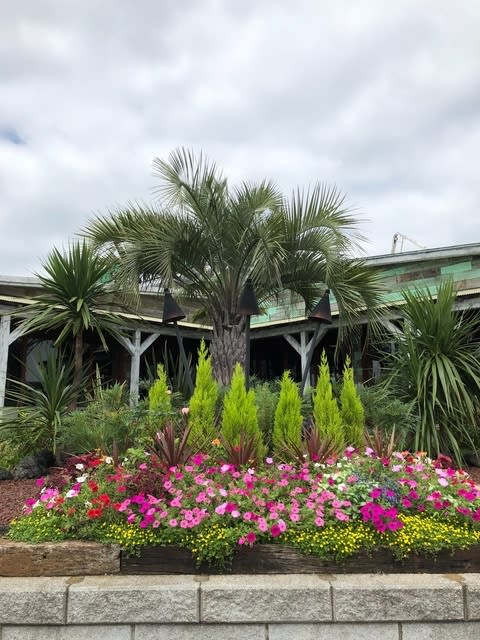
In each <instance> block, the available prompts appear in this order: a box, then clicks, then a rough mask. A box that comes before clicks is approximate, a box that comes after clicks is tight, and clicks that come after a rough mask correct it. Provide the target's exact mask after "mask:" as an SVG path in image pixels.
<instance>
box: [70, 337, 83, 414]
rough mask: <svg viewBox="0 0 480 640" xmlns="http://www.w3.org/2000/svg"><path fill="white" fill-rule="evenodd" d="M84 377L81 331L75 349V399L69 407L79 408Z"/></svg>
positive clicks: (76, 338)
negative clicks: (79, 396) (79, 397)
mask: <svg viewBox="0 0 480 640" xmlns="http://www.w3.org/2000/svg"><path fill="white" fill-rule="evenodd" d="M82 377H83V332H82V331H79V332H78V333H77V334H76V335H75V350H74V353H73V381H72V383H73V390H74V394H75V395H74V400H73V401H72V403H71V404H70V407H69V409H70V410H71V411H73V410H74V409H76V408H77V402H78V395H79V393H80V385H81V384H82Z"/></svg>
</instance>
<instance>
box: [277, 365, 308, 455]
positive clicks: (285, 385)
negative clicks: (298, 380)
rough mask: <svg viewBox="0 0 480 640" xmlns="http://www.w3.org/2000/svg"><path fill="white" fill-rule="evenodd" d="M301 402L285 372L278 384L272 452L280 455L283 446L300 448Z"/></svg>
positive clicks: (288, 373)
mask: <svg viewBox="0 0 480 640" xmlns="http://www.w3.org/2000/svg"><path fill="white" fill-rule="evenodd" d="M301 409H302V400H301V398H300V392H299V390H298V386H297V385H296V384H295V382H294V381H293V380H292V378H291V376H290V372H289V371H285V372H284V373H283V376H282V381H281V384H280V396H279V398H278V404H277V408H276V410H275V421H274V426H273V450H274V452H275V453H280V452H281V451H282V450H283V449H284V447H285V445H294V446H297V447H300V444H301V439H302V423H303V418H302V411H301Z"/></svg>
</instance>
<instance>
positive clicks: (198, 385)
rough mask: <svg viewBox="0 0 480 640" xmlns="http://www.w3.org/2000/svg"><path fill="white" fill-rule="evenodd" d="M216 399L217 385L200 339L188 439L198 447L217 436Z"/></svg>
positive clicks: (206, 444) (206, 350)
mask: <svg viewBox="0 0 480 640" xmlns="http://www.w3.org/2000/svg"><path fill="white" fill-rule="evenodd" d="M217 400H218V385H217V383H216V382H215V379H214V377H213V370H212V361H211V357H210V356H209V355H208V349H207V347H206V345H205V341H204V340H202V341H201V343H200V348H199V349H198V362H197V373H196V378H195V390H194V392H193V395H192V397H191V398H190V404H189V408H190V412H189V414H188V423H189V425H190V440H191V441H192V442H195V443H196V444H197V445H198V446H199V447H200V448H202V447H205V446H206V447H208V446H209V445H210V443H211V442H212V440H213V439H214V438H216V437H217V433H216V420H215V409H216V406H217Z"/></svg>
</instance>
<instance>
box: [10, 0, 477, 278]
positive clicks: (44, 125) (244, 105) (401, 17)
mask: <svg viewBox="0 0 480 640" xmlns="http://www.w3.org/2000/svg"><path fill="white" fill-rule="evenodd" d="M479 29H480V7H479V5H478V3H477V2H476V1H475V0H465V1H464V2H462V3H460V4H457V5H456V6H454V5H453V4H452V3H451V2H448V1H447V0H437V1H436V2H434V1H433V0H425V1H424V2H422V3H416V2H413V0H404V1H403V2H401V3H396V4H394V5H392V4H391V3H384V2H381V1H380V0H376V1H374V0H371V1H369V0H360V1H359V2H356V3H352V2H347V0H344V1H340V2H335V3H332V2H327V1H326V0H325V1H321V2H320V1H315V0H298V1H297V2H295V3H292V2H291V1H287V0H282V1H280V2H279V1H274V0H262V1H261V2H258V1H254V0H248V1H244V2H241V3H240V2H225V1H221V0H202V2H194V1H192V0H190V1H187V0H183V1H182V2H181V3H179V2H175V1H174V0H171V1H167V0H162V1H161V2H158V1H155V0H142V1H141V2H138V3H132V2H130V1H128V0H115V1H114V0H103V1H102V2H101V3H97V2H95V1H94V0H89V1H88V0H85V1H84V2H79V1H77V2H75V1H73V2H68V3H65V2H62V1H61V0H50V1H48V0H23V1H22V2H17V1H16V0H5V2H4V3H3V6H2V20H1V22H0V91H1V95H2V101H1V102H0V274H18V275H21V274H25V275H28V274H30V273H31V272H33V271H37V270H39V269H40V264H41V259H42V258H44V257H45V256H46V255H47V253H48V251H49V250H50V249H51V248H52V247H53V246H62V245H65V244H66V243H67V242H68V240H69V239H70V238H72V237H73V236H74V234H75V233H76V232H78V230H79V229H80V228H81V227H82V225H84V224H85V222H86V221H87V219H88V218H89V217H90V216H91V215H93V214H94V213H97V212H105V211H106V210H107V209H109V208H111V207H115V206H117V205H121V204H124V203H126V202H128V201H130V200H141V199H150V197H151V189H152V187H153V186H154V179H153V178H152V175H151V162H152V159H153V158H154V157H155V156H159V157H165V156H166V155H168V153H169V152H170V151H171V150H172V149H173V148H175V147H177V146H179V145H185V146H188V147H193V148H194V149H197V150H204V151H206V152H207V153H208V154H209V156H211V157H212V159H215V160H216V161H217V162H218V164H219V165H220V166H222V167H224V169H225V173H226V174H227V175H228V176H229V177H231V179H232V180H234V181H236V180H243V179H252V180H256V179H261V178H264V177H268V178H271V179H273V180H274V181H276V182H277V183H278V184H279V186H280V187H281V188H282V189H284V190H285V191H286V192H289V191H290V190H291V189H292V188H293V187H295V186H297V185H308V184H311V183H314V182H317V181H321V182H326V183H330V184H336V185H337V186H338V188H339V189H340V190H342V191H343V192H345V193H346V194H347V200H348V202H349V203H351V205H352V206H354V207H355V208H356V209H357V210H358V212H359V215H360V216H361V217H362V218H368V219H369V220H370V222H369V223H366V224H364V225H362V230H363V232H364V234H365V235H366V236H367V237H368V239H369V240H370V243H369V245H367V252H368V253H370V254H373V253H383V252H388V251H389V249H390V246H391V240H392V236H393V233H394V232H396V231H401V232H402V233H404V234H406V235H407V236H409V237H411V238H413V239H415V240H416V241H417V242H419V243H420V244H422V245H425V246H429V247H433V246H443V245H449V244H456V243H462V242H475V241H480V223H479V222H478V215H477V210H478V208H479V201H480V181H479V180H478V170H477V165H478V160H477V156H478V149H479V147H480V104H479V101H480V40H479V38H478V33H479ZM406 248H413V246H412V245H409V246H406Z"/></svg>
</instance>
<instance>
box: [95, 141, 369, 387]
mask: <svg viewBox="0 0 480 640" xmlns="http://www.w3.org/2000/svg"><path fill="white" fill-rule="evenodd" d="M154 171H155V174H156V175H157V176H158V177H159V179H160V182H159V185H158V188H157V194H158V196H159V197H160V202H159V205H158V206H142V205H136V204H133V205H130V206H128V207H127V208H125V209H120V210H118V211H115V212H109V213H108V214H107V215H105V216H100V217H97V218H95V219H94V220H93V221H92V222H91V223H90V224H89V225H88V226H87V228H86V229H85V230H84V234H85V236H86V237H87V238H88V239H90V240H91V241H93V243H94V245H95V246H96V247H101V248H102V249H103V250H104V251H106V252H107V253H111V254H113V256H115V258H116V259H117V260H118V261H119V268H118V271H117V272H116V276H117V277H118V279H119V283H120V284H121V286H122V287H123V288H124V289H128V288H132V287H135V286H137V284H138V282H139V280H140V281H141V280H143V281H151V282H152V281H153V282H156V283H157V284H158V286H159V287H162V286H164V287H167V286H168V287H172V286H173V287H176V288H177V289H178V290H179V291H181V292H182V293H183V294H184V296H185V297H186V298H188V299H190V300H194V301H196V302H197V304H198V305H199V307H200V308H201V310H202V311H203V312H204V314H205V317H206V318H208V319H209V321H210V322H211V323H212V324H213V339H212V342H211V352H212V356H213V363H214V372H215V377H216V378H217V380H218V381H219V382H221V383H223V384H227V383H229V381H230V378H231V375H232V372H233V367H234V365H235V363H236V362H243V359H244V338H243V335H242V333H243V329H244V321H243V319H242V318H240V317H239V316H238V314H237V303H238V299H239V296H240V293H241V291H242V288H243V286H244V283H245V281H246V279H247V278H248V277H250V278H251V279H252V281H253V285H254V288H255V292H256V295H257V297H258V300H259V302H260V304H262V303H265V302H267V301H268V300H269V299H272V297H274V296H276V295H279V294H280V293H281V292H283V291H285V290H289V291H291V292H292V293H293V294H296V295H298V296H301V297H302V298H303V299H304V300H305V303H306V305H307V307H310V306H312V305H313V304H314V303H315V302H316V301H317V300H318V298H319V297H320V295H321V294H322V293H323V292H324V290H325V288H326V286H327V285H328V286H329V287H330V289H332V291H333V292H334V294H335V297H336V300H337V302H338V306H339V311H340V313H341V314H342V316H343V317H344V319H346V320H348V321H349V322H350V323H353V322H354V320H355V318H356V317H357V316H358V315H359V313H360V310H361V309H363V310H365V309H370V310H373V309H374V307H375V304H376V303H377V300H378V296H379V292H380V287H379V284H378V280H377V277H376V276H375V275H374V273H373V272H372V270H371V269H369V268H367V267H366V266H365V264H364V263H363V262H362V261H360V260H352V259H351V258H349V257H348V256H349V253H350V251H351V249H352V247H354V246H356V245H357V243H358V241H359V240H360V239H361V237H360V236H359V234H358V232H357V228H356V221H355V220H354V218H353V216H352V215H351V214H350V213H349V212H348V210H347V209H346V208H345V207H344V197H342V196H341V195H340V194H339V193H338V192H337V190H336V189H328V188H325V187H322V186H320V185H317V186H316V187H314V188H313V189H312V190H311V191H307V192H300V191H298V192H297V193H295V194H294V195H293V197H292V199H291V200H290V201H289V202H287V201H286V200H285V199H284V197H283V196H282V194H281V193H280V192H279V191H278V189H277V188H276V187H275V186H274V185H273V184H272V183H270V182H267V181H263V182H260V183H259V184H250V183H246V182H244V183H242V184H240V185H238V186H235V187H229V185H228V183H227V180H226V179H225V178H224V177H223V175H222V173H221V171H220V170H219V169H218V168H217V167H216V165H215V164H213V163H211V162H209V161H208V160H207V159H206V158H205V157H204V156H203V155H200V156H199V157H196V156H195V155H194V154H193V153H191V152H189V151H187V150H184V149H179V150H177V151H175V152H173V153H172V154H171V155H170V157H169V160H168V161H164V160H160V159H155V160H154Z"/></svg>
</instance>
